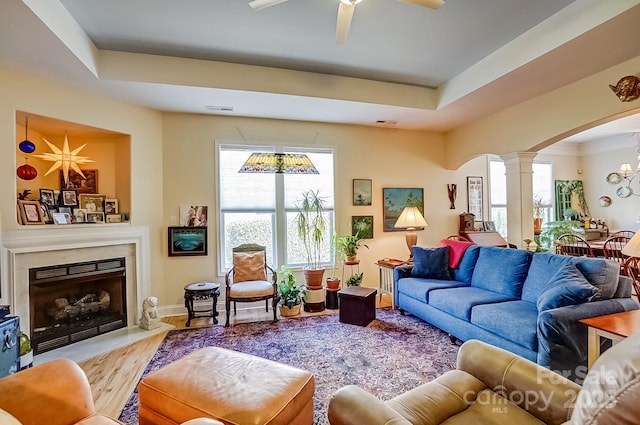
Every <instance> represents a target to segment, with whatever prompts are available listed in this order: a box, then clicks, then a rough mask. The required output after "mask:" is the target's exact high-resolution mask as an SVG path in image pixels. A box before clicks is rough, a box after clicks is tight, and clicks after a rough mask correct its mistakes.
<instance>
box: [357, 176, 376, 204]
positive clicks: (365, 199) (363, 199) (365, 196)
mask: <svg viewBox="0 0 640 425" xmlns="http://www.w3.org/2000/svg"><path fill="white" fill-rule="evenodd" d="M371 198H372V193H371V180H370V179H353V205H371Z"/></svg>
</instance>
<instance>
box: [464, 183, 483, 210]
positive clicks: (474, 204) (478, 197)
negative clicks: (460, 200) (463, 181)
mask: <svg viewBox="0 0 640 425" xmlns="http://www.w3.org/2000/svg"><path fill="white" fill-rule="evenodd" d="M467 211H468V212H470V213H471V214H473V215H474V216H475V220H476V221H484V210H483V198H482V177H467Z"/></svg>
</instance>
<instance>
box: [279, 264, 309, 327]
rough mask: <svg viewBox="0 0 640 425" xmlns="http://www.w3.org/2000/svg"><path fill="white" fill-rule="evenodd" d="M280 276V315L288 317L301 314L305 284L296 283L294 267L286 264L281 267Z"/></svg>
mask: <svg viewBox="0 0 640 425" xmlns="http://www.w3.org/2000/svg"><path fill="white" fill-rule="evenodd" d="M278 276H280V281H279V282H278V297H279V298H280V299H279V301H278V303H279V304H280V315H281V316H284V317H288V316H295V315H298V314H300V305H301V304H302V295H303V294H304V285H296V277H295V276H294V274H293V269H291V268H288V267H286V266H284V265H283V266H282V267H280V270H279V271H278Z"/></svg>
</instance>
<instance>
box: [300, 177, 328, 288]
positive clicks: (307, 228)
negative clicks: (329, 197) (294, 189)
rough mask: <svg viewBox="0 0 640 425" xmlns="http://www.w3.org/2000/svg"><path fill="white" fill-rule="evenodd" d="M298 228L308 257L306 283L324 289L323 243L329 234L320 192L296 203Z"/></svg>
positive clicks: (314, 192)
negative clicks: (327, 233)
mask: <svg viewBox="0 0 640 425" xmlns="http://www.w3.org/2000/svg"><path fill="white" fill-rule="evenodd" d="M296 211H297V214H296V218H295V220H296V228H297V231H298V237H299V238H300V240H301V241H302V243H303V245H304V249H305V253H306V256H307V264H306V266H305V269H304V276H305V281H306V283H307V287H308V288H310V289H316V288H322V277H323V275H324V268H322V267H321V262H322V243H323V241H324V237H325V233H326V232H327V218H326V217H325V215H324V212H325V200H324V199H323V198H322V197H321V196H320V195H319V191H318V190H316V191H313V190H309V191H307V192H304V193H303V194H302V200H300V201H298V202H297V203H296Z"/></svg>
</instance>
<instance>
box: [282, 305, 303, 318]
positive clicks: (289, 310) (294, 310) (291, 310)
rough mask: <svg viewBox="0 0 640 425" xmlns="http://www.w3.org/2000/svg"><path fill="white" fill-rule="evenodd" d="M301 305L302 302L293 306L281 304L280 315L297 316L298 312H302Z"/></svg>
mask: <svg viewBox="0 0 640 425" xmlns="http://www.w3.org/2000/svg"><path fill="white" fill-rule="evenodd" d="M300 306H301V304H298V305H294V306H293V307H287V306H286V305H281V306H280V316H282V317H291V316H297V315H298V314H300Z"/></svg>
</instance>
